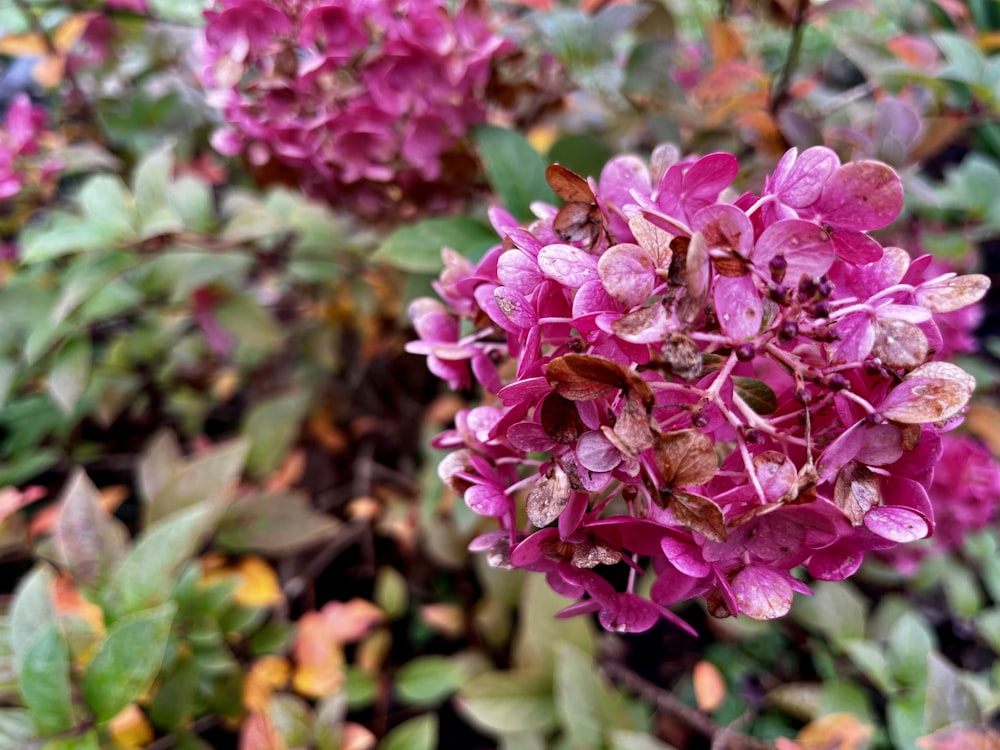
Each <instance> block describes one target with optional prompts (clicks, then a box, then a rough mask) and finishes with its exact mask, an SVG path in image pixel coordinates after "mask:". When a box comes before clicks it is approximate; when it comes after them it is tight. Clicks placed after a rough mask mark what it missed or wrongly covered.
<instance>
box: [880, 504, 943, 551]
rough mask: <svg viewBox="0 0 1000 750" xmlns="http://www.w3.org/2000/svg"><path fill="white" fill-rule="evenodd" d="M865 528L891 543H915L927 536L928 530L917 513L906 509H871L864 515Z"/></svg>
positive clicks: (925, 522)
mask: <svg viewBox="0 0 1000 750" xmlns="http://www.w3.org/2000/svg"><path fill="white" fill-rule="evenodd" d="M865 527H867V529H868V530H869V531H871V532H872V533H873V534H878V536H880V537H883V538H884V539H889V540H891V541H893V542H899V543H904V542H915V541H916V540H917V539H923V538H924V537H926V536H927V534H928V532H929V531H930V528H929V527H928V525H927V521H925V520H924V519H923V518H922V517H921V516H920V515H919V514H918V513H916V512H915V511H912V510H909V509H908V508H900V507H882V508H872V509H871V510H870V511H868V512H867V513H865Z"/></svg>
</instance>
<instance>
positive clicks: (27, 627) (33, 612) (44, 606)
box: [10, 563, 56, 664]
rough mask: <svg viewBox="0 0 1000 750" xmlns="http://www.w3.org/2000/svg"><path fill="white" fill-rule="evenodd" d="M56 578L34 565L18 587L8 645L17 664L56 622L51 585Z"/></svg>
mask: <svg viewBox="0 0 1000 750" xmlns="http://www.w3.org/2000/svg"><path fill="white" fill-rule="evenodd" d="M54 583H55V575H54V574H53V572H52V569H51V568H50V567H49V566H48V565H45V564H41V563H40V564H38V565H36V566H35V567H34V568H33V569H32V570H31V571H30V572H29V573H28V574H27V575H26V576H24V577H23V578H22V579H21V581H20V582H19V583H18V585H17V588H16V589H15V590H14V599H13V601H12V602H11V606H10V644H11V648H12V650H13V652H14V660H15V662H16V663H17V664H20V663H21V662H22V661H23V660H24V657H25V654H27V653H28V649H29V648H31V646H32V644H34V642H35V641H36V640H38V638H39V636H40V635H41V634H42V632H43V631H44V630H45V627H46V626H47V625H49V624H51V623H54V622H55V621H56V612H55V604H54V602H53V599H52V585H53V584H54Z"/></svg>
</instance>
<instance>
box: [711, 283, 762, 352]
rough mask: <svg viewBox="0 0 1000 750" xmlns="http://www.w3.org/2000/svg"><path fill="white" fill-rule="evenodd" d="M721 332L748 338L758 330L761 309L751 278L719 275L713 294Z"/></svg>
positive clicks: (735, 336) (734, 336)
mask: <svg viewBox="0 0 1000 750" xmlns="http://www.w3.org/2000/svg"><path fill="white" fill-rule="evenodd" d="M713 297H714V299H715V310H716V314H717V315H718V318H719V325H720V326H721V327H722V331H723V333H725V334H726V335H727V336H732V337H733V338H738V339H748V338H752V337H753V336H756V335H757V333H758V332H759V331H760V323H761V320H762V318H763V316H764V308H763V306H762V304H761V300H760V295H759V294H758V293H757V287H756V286H755V285H754V280H753V277H752V276H749V275H747V276H721V277H719V278H718V279H717V280H716V282H715V290H714V293H713Z"/></svg>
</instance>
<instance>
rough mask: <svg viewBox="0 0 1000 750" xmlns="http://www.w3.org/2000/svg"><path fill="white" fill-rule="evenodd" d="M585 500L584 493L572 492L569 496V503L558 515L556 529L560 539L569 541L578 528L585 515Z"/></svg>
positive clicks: (585, 494)
mask: <svg viewBox="0 0 1000 750" xmlns="http://www.w3.org/2000/svg"><path fill="white" fill-rule="evenodd" d="M587 500H588V495H587V493H586V492H574V493H573V494H572V495H570V497H569V502H568V503H566V507H565V508H563V510H562V513H560V514H559V524H558V529H559V536H560V537H561V538H562V539H566V540H568V539H570V538H571V537H572V536H573V534H575V533H576V530H577V529H579V528H580V522H581V521H582V520H583V517H584V516H585V515H586V514H587Z"/></svg>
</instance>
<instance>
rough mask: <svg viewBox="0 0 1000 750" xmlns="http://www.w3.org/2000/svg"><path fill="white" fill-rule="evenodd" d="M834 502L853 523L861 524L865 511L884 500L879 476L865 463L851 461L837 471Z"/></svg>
mask: <svg viewBox="0 0 1000 750" xmlns="http://www.w3.org/2000/svg"><path fill="white" fill-rule="evenodd" d="M833 502H834V504H835V505H836V506H837V507H838V508H840V509H841V510H842V511H843V512H844V515H846V516H847V518H848V519H849V520H850V522H851V523H852V524H854V525H855V526H858V525H860V524H861V523H862V522H863V521H864V518H865V513H867V512H868V511H869V510H871V509H872V508H875V507H877V506H878V505H879V504H880V503H881V502H882V493H881V491H880V490H879V486H878V477H877V476H875V474H873V473H872V471H871V469H869V468H868V467H867V466H865V465H864V464H861V463H858V462H857V461H851V462H849V463H848V464H847V465H846V466H844V468H842V469H841V470H840V471H839V472H838V473H837V481H836V483H835V484H834V486H833Z"/></svg>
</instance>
